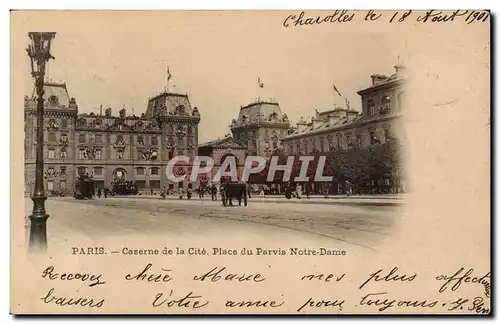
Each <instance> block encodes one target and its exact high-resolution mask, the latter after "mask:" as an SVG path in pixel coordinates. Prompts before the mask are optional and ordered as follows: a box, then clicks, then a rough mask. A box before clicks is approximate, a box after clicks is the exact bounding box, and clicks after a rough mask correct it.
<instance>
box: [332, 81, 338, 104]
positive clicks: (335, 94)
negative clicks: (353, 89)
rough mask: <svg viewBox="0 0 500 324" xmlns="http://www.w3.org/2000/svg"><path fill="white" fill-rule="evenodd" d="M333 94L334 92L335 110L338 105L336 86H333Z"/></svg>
mask: <svg viewBox="0 0 500 324" xmlns="http://www.w3.org/2000/svg"><path fill="white" fill-rule="evenodd" d="M332 92H333V109H335V108H336V105H337V91H335V86H333V88H332Z"/></svg>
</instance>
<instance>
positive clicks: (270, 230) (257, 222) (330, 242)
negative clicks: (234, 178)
mask: <svg viewBox="0 0 500 324" xmlns="http://www.w3.org/2000/svg"><path fill="white" fill-rule="evenodd" d="M285 201H286V200H285ZM31 206H32V205H31V200H30V199H26V200H25V208H26V209H25V210H26V211H25V213H26V215H28V214H29V213H30V211H31V208H32V207H31ZM47 212H48V213H49V214H50V218H49V220H48V239H49V242H50V244H51V245H52V247H54V245H55V246H60V247H65V248H67V249H69V247H68V246H71V245H72V243H71V242H72V241H73V242H79V243H78V244H80V245H81V244H82V242H86V243H85V244H94V245H95V244H101V245H103V244H104V243H103V242H104V241H106V242H108V243H109V242H113V243H115V245H116V243H117V242H127V243H129V244H134V243H132V241H135V242H142V243H141V244H143V245H144V244H145V243H149V242H152V240H160V241H161V240H162V239H163V241H161V242H163V243H165V242H164V241H165V239H167V238H168V240H175V241H176V242H180V241H184V242H187V243H189V242H190V240H191V241H192V239H193V238H194V237H196V240H197V241H198V242H201V241H205V242H206V244H210V243H213V242H215V241H220V242H225V243H227V244H229V245H234V244H238V243H240V244H246V245H249V244H250V245H252V246H255V245H256V244H259V243H260V242H265V243H266V245H279V244H281V246H288V245H290V242H292V243H297V244H302V245H304V244H310V245H311V244H322V245H323V246H325V245H327V246H332V247H335V248H340V247H342V248H350V249H352V248H359V249H361V250H376V249H377V246H379V245H380V244H381V243H382V242H383V241H384V240H385V239H386V238H388V237H389V236H390V235H392V233H393V227H394V225H397V220H398V218H399V217H401V208H400V207H395V206H384V205H381V206H378V207H377V206H356V205H337V204H307V203H304V204H301V203H277V202H268V201H266V202H261V203H255V202H254V201H252V200H251V201H250V203H249V205H248V207H238V206H234V207H227V208H224V207H223V206H222V205H221V202H220V201H216V202H213V201H211V200H205V201H199V200H198V201H196V200H191V201H188V200H173V199H166V200H162V199H154V198H151V199H144V198H132V197H128V198H107V199H94V200H74V199H72V198H69V197H65V198H49V199H48V200H47ZM145 240H146V241H145ZM200 240H201V241H200ZM160 241H158V242H160ZM117 248H119V247H117Z"/></svg>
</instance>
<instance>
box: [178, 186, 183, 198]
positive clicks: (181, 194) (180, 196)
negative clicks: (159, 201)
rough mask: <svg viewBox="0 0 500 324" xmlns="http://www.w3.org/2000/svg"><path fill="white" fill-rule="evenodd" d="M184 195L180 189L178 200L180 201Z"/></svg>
mask: <svg viewBox="0 0 500 324" xmlns="http://www.w3.org/2000/svg"><path fill="white" fill-rule="evenodd" d="M183 195H184V190H182V188H179V199H182V197H183Z"/></svg>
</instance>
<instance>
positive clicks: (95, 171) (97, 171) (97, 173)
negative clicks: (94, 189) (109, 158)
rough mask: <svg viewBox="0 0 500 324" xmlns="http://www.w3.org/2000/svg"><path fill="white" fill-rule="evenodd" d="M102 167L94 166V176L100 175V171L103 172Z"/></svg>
mask: <svg viewBox="0 0 500 324" xmlns="http://www.w3.org/2000/svg"><path fill="white" fill-rule="evenodd" d="M102 169H103V168H99V167H98V168H95V169H94V175H96V176H101V175H102V173H103V172H102Z"/></svg>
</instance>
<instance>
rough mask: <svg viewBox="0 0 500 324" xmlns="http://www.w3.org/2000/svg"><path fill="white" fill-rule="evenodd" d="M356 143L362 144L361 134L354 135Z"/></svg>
mask: <svg viewBox="0 0 500 324" xmlns="http://www.w3.org/2000/svg"><path fill="white" fill-rule="evenodd" d="M356 144H357V145H358V146H362V145H363V138H362V137H361V135H356Z"/></svg>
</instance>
